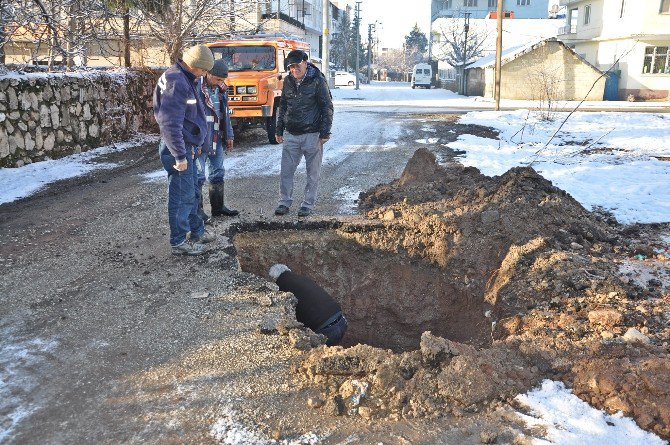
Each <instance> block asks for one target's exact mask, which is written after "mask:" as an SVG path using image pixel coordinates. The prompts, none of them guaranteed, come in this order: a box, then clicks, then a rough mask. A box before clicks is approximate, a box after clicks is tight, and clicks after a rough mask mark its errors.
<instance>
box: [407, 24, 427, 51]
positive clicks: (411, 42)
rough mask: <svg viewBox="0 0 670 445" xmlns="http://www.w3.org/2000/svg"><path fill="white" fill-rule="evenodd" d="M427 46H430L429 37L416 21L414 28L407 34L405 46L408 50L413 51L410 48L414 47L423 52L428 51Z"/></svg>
mask: <svg viewBox="0 0 670 445" xmlns="http://www.w3.org/2000/svg"><path fill="white" fill-rule="evenodd" d="M426 47H428V38H427V37H426V35H425V34H424V33H422V32H421V30H420V29H419V26H418V25H417V24H416V23H415V24H414V28H412V30H411V31H410V33H409V34H407V35H406V36H405V48H407V50H408V51H411V49H410V48H414V49H416V50H418V51H419V53H421V54H423V53H425V52H426Z"/></svg>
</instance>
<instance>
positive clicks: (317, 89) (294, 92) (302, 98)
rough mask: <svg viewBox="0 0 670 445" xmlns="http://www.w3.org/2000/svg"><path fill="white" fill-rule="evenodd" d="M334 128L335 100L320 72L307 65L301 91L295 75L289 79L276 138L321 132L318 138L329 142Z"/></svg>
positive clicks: (280, 103)
mask: <svg viewBox="0 0 670 445" xmlns="http://www.w3.org/2000/svg"><path fill="white" fill-rule="evenodd" d="M332 125H333V100H332V98H331V96H330V90H329V89H328V82H327V81H326V78H325V77H323V74H321V71H319V69H318V68H317V67H315V66H314V65H312V64H311V63H310V64H308V65H307V73H305V78H304V79H303V81H302V83H301V84H300V86H299V87H298V86H297V82H296V80H295V77H293V75H288V76H286V78H285V79H284V86H283V88H282V93H281V99H280V100H279V111H278V115H277V130H276V133H277V135H279V136H283V135H284V130H286V131H288V132H289V133H291V134H305V133H317V132H318V133H319V138H321V139H326V138H329V137H330V128H331V127H332Z"/></svg>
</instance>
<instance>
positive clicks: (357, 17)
mask: <svg viewBox="0 0 670 445" xmlns="http://www.w3.org/2000/svg"><path fill="white" fill-rule="evenodd" d="M354 22H355V23H356V72H354V75H355V76H356V88H355V89H356V90H358V89H360V86H359V82H358V70H359V63H360V62H359V59H360V54H359V52H360V50H361V29H360V25H361V2H360V1H358V2H356V15H355V18H354Z"/></svg>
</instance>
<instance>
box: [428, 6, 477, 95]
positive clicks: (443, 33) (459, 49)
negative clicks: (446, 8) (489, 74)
mask: <svg viewBox="0 0 670 445" xmlns="http://www.w3.org/2000/svg"><path fill="white" fill-rule="evenodd" d="M466 30H467V32H466ZM436 31H437V33H438V34H439V35H440V41H439V43H438V44H437V45H436V46H437V48H438V51H439V54H438V57H439V58H440V59H442V60H444V61H446V62H447V63H448V64H449V65H451V66H453V67H454V68H456V71H457V72H458V74H459V76H460V78H461V79H462V81H461V83H462V84H464V82H465V79H464V77H465V76H464V75H465V68H466V67H467V66H468V65H470V64H472V63H473V62H474V61H475V60H477V59H478V58H479V57H481V56H482V55H484V50H485V48H484V44H485V42H486V40H487V38H488V36H489V32H488V31H487V30H486V29H485V28H479V27H477V26H474V25H469V24H466V21H465V19H460V18H453V19H444V21H443V22H442V24H440V25H438V26H437V29H436ZM459 92H461V93H462V92H463V91H461V88H459Z"/></svg>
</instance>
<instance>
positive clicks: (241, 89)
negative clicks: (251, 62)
mask: <svg viewBox="0 0 670 445" xmlns="http://www.w3.org/2000/svg"><path fill="white" fill-rule="evenodd" d="M237 94H247V87H237Z"/></svg>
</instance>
